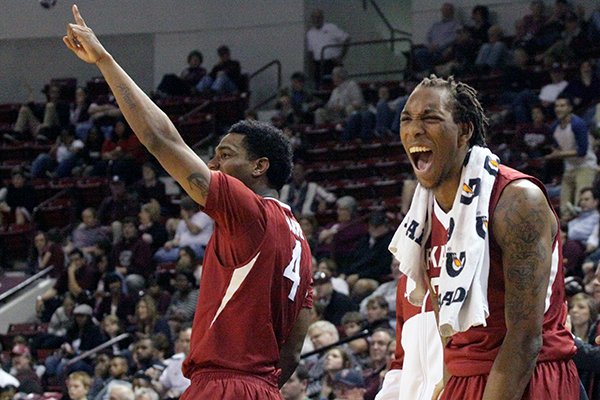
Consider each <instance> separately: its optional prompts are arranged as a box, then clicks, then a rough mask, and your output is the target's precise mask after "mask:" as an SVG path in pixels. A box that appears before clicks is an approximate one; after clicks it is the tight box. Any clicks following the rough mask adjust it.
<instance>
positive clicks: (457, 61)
mask: <svg viewBox="0 0 600 400" xmlns="http://www.w3.org/2000/svg"><path fill="white" fill-rule="evenodd" d="M486 36H487V32H486ZM479 47H480V44H479V43H478V42H477V41H476V40H475V39H474V38H473V33H472V32H471V30H469V29H468V28H465V27H459V28H458V29H457V30H456V39H455V40H454V43H452V45H451V46H450V47H448V48H447V49H446V50H445V51H444V55H443V56H442V59H443V60H447V61H446V62H444V63H443V64H439V65H436V66H435V67H434V70H435V72H436V74H439V75H441V76H447V75H450V74H454V75H465V74H468V73H471V72H473V66H474V65H475V59H476V58H477V53H478V52H479Z"/></svg>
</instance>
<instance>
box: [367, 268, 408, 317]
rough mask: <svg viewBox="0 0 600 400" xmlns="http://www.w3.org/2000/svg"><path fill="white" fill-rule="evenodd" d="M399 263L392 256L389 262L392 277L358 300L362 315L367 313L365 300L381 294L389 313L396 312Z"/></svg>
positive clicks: (400, 273) (400, 274)
mask: <svg viewBox="0 0 600 400" xmlns="http://www.w3.org/2000/svg"><path fill="white" fill-rule="evenodd" d="M399 265H400V263H399V262H398V260H396V259H395V258H392V262H391V263H390V270H391V275H392V277H393V280H391V281H389V282H385V283H382V284H381V285H379V286H378V287H377V289H375V291H374V292H373V293H371V294H370V295H369V296H367V297H365V298H364V299H363V300H362V301H361V302H360V312H361V313H362V314H363V315H366V314H367V302H368V301H369V299H371V298H373V297H375V296H383V297H384V298H385V299H386V300H387V303H388V306H389V311H390V313H391V314H395V313H396V293H397V286H398V281H399V279H400V277H401V276H402V272H400V268H399Z"/></svg>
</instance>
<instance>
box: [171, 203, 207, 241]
mask: <svg viewBox="0 0 600 400" xmlns="http://www.w3.org/2000/svg"><path fill="white" fill-rule="evenodd" d="M190 221H191V223H192V224H194V225H196V226H197V227H198V228H200V232H199V233H198V234H197V235H192V233H191V232H190V230H189V229H188V227H187V226H186V224H185V221H184V220H180V221H179V223H178V224H177V230H176V231H175V237H176V238H177V239H178V240H179V247H183V246H189V245H191V244H195V243H199V244H201V245H202V246H206V245H207V244H208V240H209V239H210V236H211V235H212V232H213V226H214V223H213V220H212V218H210V217H209V216H208V215H206V214H205V213H203V212H202V211H198V212H197V213H196V214H194V215H192V218H190Z"/></svg>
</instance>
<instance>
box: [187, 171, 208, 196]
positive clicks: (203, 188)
mask: <svg viewBox="0 0 600 400" xmlns="http://www.w3.org/2000/svg"><path fill="white" fill-rule="evenodd" d="M187 181H188V184H189V185H190V188H191V189H195V190H198V192H200V195H201V196H202V197H204V198H206V196H208V180H207V179H206V177H205V176H204V175H202V174H201V173H199V172H194V173H193V174H191V175H190V176H188V177H187Z"/></svg>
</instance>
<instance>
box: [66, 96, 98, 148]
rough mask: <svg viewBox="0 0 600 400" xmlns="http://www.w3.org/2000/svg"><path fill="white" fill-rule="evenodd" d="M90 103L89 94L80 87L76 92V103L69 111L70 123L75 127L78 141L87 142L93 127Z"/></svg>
mask: <svg viewBox="0 0 600 400" xmlns="http://www.w3.org/2000/svg"><path fill="white" fill-rule="evenodd" d="M89 107H90V102H89V100H88V97H87V92H86V91H85V89H84V88H82V87H78V88H77V89H76V90H75V102H74V103H72V104H71V106H70V110H69V123H70V124H71V125H72V126H73V127H75V136H76V137H77V139H80V140H81V141H83V142H85V141H86V139H87V136H88V132H89V131H90V129H91V127H92V121H91V117H90V114H89V112H88V109H89Z"/></svg>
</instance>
